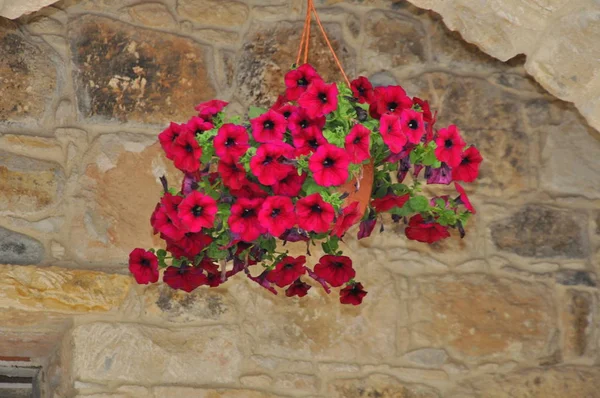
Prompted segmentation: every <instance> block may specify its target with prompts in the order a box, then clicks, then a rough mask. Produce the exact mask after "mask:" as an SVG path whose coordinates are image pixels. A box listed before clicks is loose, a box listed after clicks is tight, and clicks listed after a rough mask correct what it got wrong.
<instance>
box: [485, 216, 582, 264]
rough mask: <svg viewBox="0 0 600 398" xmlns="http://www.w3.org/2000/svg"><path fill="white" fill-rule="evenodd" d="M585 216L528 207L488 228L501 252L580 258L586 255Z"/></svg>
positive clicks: (528, 255)
mask: <svg viewBox="0 0 600 398" xmlns="http://www.w3.org/2000/svg"><path fill="white" fill-rule="evenodd" d="M586 230H587V222H586V217H584V216H583V215H582V214H579V213H576V212H572V211H567V210H558V209H552V208H549V207H544V206H533V205H527V206H525V207H523V208H522V209H521V210H519V211H518V212H516V213H515V214H514V215H512V216H511V217H510V218H507V219H505V220H503V221H498V222H496V223H494V224H492V226H491V236H492V240H493V241H494V243H495V245H496V246H497V247H498V248H499V249H501V250H506V251H510V252H513V253H516V254H518V255H521V256H526V257H567V258H583V257H585V256H587V254H588V252H589V247H588V238H587V234H586Z"/></svg>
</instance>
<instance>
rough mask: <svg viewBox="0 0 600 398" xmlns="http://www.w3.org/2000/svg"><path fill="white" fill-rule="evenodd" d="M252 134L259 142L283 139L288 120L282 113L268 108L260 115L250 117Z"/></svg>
mask: <svg viewBox="0 0 600 398" xmlns="http://www.w3.org/2000/svg"><path fill="white" fill-rule="evenodd" d="M250 124H251V126H252V136H253V137H254V139H255V140H256V141H257V142H269V141H281V140H283V135H284V134H285V130H286V129H287V125H288V122H287V120H285V117H283V115H282V114H281V113H278V112H275V111H274V110H272V109H271V110H268V111H267V112H265V113H263V114H262V115H260V116H259V117H255V118H254V119H250Z"/></svg>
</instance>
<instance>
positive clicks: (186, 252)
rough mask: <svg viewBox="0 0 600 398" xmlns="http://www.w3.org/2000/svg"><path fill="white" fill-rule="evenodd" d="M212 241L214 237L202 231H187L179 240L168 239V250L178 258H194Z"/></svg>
mask: <svg viewBox="0 0 600 398" xmlns="http://www.w3.org/2000/svg"><path fill="white" fill-rule="evenodd" d="M211 242H212V238H211V237H210V236H208V235H206V234H203V233H202V232H187V233H186V234H185V235H184V236H183V238H181V239H180V240H178V241H172V240H171V239H167V251H169V252H171V253H172V254H173V255H174V256H175V257H177V258H180V257H186V258H188V259H193V258H194V257H196V256H197V255H198V254H200V252H201V251H202V250H203V249H204V248H205V247H206V246H208V245H210V243H211Z"/></svg>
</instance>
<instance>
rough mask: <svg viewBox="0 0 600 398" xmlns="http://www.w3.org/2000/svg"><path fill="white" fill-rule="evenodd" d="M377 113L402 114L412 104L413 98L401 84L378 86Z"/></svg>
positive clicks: (376, 94)
mask: <svg viewBox="0 0 600 398" xmlns="http://www.w3.org/2000/svg"><path fill="white" fill-rule="evenodd" d="M375 97H376V99H377V113H379V114H380V115H385V114H393V115H396V116H400V114H401V113H402V110H404V109H408V108H410V107H411V106H412V100H411V99H410V97H408V96H407V95H406V91H404V89H403V88H402V87H400V86H387V87H377V91H376V93H375Z"/></svg>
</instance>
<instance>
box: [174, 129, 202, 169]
mask: <svg viewBox="0 0 600 398" xmlns="http://www.w3.org/2000/svg"><path fill="white" fill-rule="evenodd" d="M171 152H172V153H173V163H174V164H175V167H177V168H178V169H179V170H181V171H185V172H188V173H193V172H195V171H198V169H199V168H200V158H201V157H202V148H201V147H200V145H198V142H197V141H196V137H195V136H194V133H193V132H192V131H191V130H189V129H183V130H182V131H181V133H180V134H179V136H178V137H177V139H176V140H175V141H174V142H173V145H171Z"/></svg>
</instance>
